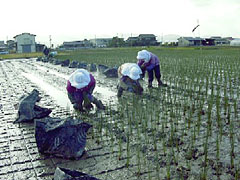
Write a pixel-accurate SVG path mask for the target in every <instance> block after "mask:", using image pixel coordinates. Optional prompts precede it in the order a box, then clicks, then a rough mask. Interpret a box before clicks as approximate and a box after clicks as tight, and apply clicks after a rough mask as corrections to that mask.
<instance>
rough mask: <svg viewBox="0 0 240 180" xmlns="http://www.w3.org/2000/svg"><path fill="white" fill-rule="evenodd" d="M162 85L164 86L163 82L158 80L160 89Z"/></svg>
mask: <svg viewBox="0 0 240 180" xmlns="http://www.w3.org/2000/svg"><path fill="white" fill-rule="evenodd" d="M162 85H163V82H162V81H161V80H160V79H158V87H160V86H162Z"/></svg>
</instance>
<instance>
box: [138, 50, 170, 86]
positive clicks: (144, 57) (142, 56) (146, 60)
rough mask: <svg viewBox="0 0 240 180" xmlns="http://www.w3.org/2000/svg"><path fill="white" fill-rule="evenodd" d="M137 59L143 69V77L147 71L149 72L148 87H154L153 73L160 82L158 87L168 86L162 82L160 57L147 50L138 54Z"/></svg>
mask: <svg viewBox="0 0 240 180" xmlns="http://www.w3.org/2000/svg"><path fill="white" fill-rule="evenodd" d="M137 59H138V62H137V63H138V65H139V67H140V68H141V69H142V72H143V77H144V75H145V71H146V70H147V72H148V87H152V82H153V71H154V74H155V77H156V79H157V81H158V86H166V85H165V84H163V83H162V81H161V73H160V65H159V63H160V62H159V59H158V57H157V56H156V55H155V54H153V53H151V52H149V51H147V50H142V51H139V52H138V55H137Z"/></svg>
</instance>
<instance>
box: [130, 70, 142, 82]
mask: <svg viewBox="0 0 240 180" xmlns="http://www.w3.org/2000/svg"><path fill="white" fill-rule="evenodd" d="M140 74H142V71H141V69H140V68H137V67H132V68H131V69H130V71H129V75H128V76H129V77H130V78H131V79H132V80H138V79H139V78H140Z"/></svg>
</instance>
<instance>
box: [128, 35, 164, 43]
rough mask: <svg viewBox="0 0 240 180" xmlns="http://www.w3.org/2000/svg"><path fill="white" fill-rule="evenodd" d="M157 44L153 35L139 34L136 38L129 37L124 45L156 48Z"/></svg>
mask: <svg viewBox="0 0 240 180" xmlns="http://www.w3.org/2000/svg"><path fill="white" fill-rule="evenodd" d="M159 44H160V43H159V42H157V39H156V36H155V35H154V34H140V35H139V36H137V37H129V38H128V39H127V40H126V45H128V46H157V45H159Z"/></svg>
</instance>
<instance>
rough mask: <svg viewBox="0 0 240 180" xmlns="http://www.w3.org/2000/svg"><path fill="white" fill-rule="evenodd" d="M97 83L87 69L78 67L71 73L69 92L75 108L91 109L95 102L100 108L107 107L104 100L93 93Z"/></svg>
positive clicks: (68, 83) (68, 85) (68, 82)
mask: <svg viewBox="0 0 240 180" xmlns="http://www.w3.org/2000/svg"><path fill="white" fill-rule="evenodd" d="M95 84H96V81H95V79H94V77H93V75H92V74H90V73H89V72H88V71H87V70H85V69H77V70H76V71H75V72H73V73H72V74H71V75H70V77H69V80H68V81H67V92H68V98H69V99H70V101H71V103H72V104H73V107H74V109H77V110H79V111H85V110H90V109H91V108H93V105H92V104H91V103H94V104H95V105H96V106H97V108H98V109H105V107H104V106H103V104H102V102H101V101H100V100H97V99H96V98H95V97H94V96H93V95H92V93H93V90H94V88H95ZM84 108H85V109H84Z"/></svg>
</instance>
